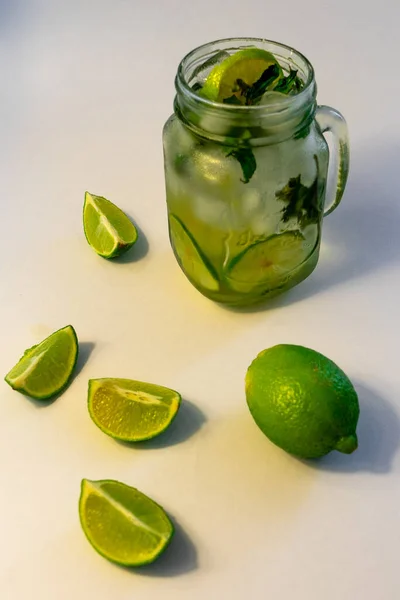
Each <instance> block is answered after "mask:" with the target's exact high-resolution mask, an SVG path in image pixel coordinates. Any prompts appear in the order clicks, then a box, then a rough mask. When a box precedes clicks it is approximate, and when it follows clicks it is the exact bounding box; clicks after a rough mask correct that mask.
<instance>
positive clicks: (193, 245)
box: [169, 215, 219, 291]
mask: <svg viewBox="0 0 400 600" xmlns="http://www.w3.org/2000/svg"><path fill="white" fill-rule="evenodd" d="M169 232H170V237H171V243H172V247H173V248H174V250H175V254H176V255H177V258H178V261H179V262H180V264H181V265H182V269H183V270H184V272H185V273H187V275H188V277H189V278H190V279H192V280H193V281H194V283H197V284H198V285H200V286H201V287H203V288H204V289H206V290H210V291H217V290H218V289H219V283H218V279H217V274H216V273H215V271H214V268H213V267H212V265H211V264H210V263H209V261H208V259H207V258H206V257H205V256H204V254H203V253H202V251H201V250H200V248H199V246H198V245H197V242H196V241H195V239H194V238H193V236H192V235H191V234H190V233H189V231H188V230H187V229H186V227H185V226H184V225H183V223H182V222H181V221H180V220H179V219H178V217H175V216H174V215H170V216H169Z"/></svg>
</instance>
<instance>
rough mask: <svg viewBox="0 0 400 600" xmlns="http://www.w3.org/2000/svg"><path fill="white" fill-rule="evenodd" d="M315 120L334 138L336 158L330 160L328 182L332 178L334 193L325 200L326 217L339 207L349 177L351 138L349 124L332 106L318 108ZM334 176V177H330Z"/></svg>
mask: <svg viewBox="0 0 400 600" xmlns="http://www.w3.org/2000/svg"><path fill="white" fill-rule="evenodd" d="M315 119H316V121H317V123H318V125H319V127H320V129H321V132H322V133H323V134H324V133H325V132H327V131H330V132H331V133H332V136H333V149H334V157H333V161H334V162H333V164H332V156H330V158H329V168H328V181H329V179H330V176H332V188H331V189H332V191H331V193H330V194H329V196H330V197H327V198H326V200H325V212H324V217H326V216H327V215H329V214H330V213H331V212H332V211H333V210H335V208H336V207H337V206H338V204H339V202H340V201H341V199H342V196H343V192H344V188H345V187H346V182H347V177H348V175H349V161H350V156H349V138H348V131H347V124H346V121H345V119H344V117H343V115H341V114H340V112H339V111H337V110H335V109H334V108H331V107H330V106H318V107H317V111H316V114H315ZM330 174H332V175H330Z"/></svg>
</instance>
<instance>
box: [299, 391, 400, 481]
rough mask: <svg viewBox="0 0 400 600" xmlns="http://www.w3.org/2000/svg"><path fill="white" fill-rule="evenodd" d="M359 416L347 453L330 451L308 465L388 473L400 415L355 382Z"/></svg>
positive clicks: (399, 434) (399, 441)
mask: <svg viewBox="0 0 400 600" xmlns="http://www.w3.org/2000/svg"><path fill="white" fill-rule="evenodd" d="M355 387H356V390H357V393H358V397H359V402H360V418H359V422H358V427H357V435H358V449H357V450H356V451H355V452H354V453H353V454H350V455H346V454H341V453H340V452H331V453H330V454H328V455H327V456H325V457H323V458H321V459H320V460H318V461H315V462H314V461H313V462H311V461H307V464H309V465H310V466H312V467H314V468H317V469H323V470H328V471H337V472H343V473H345V472H347V473H353V472H355V471H370V472H372V473H377V474H379V473H382V474H384V473H389V472H390V471H391V470H392V466H393V462H394V459H395V455H396V453H397V451H398V450H399V446H400V418H399V415H398V414H397V413H396V411H395V410H394V409H393V407H392V405H391V404H390V403H389V402H388V401H387V400H385V399H384V398H382V397H381V396H379V395H378V394H376V392H375V391H373V390H371V389H369V388H367V387H365V386H364V385H363V384H360V385H358V384H355Z"/></svg>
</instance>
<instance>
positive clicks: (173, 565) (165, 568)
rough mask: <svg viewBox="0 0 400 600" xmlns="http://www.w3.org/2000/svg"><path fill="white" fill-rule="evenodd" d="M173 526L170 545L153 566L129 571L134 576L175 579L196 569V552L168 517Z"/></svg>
mask: <svg viewBox="0 0 400 600" xmlns="http://www.w3.org/2000/svg"><path fill="white" fill-rule="evenodd" d="M169 517H170V519H171V521H172V523H173V524H174V528H175V534H174V537H173V538H172V540H171V543H170V545H169V546H168V548H167V549H166V550H165V552H164V554H162V555H161V556H160V558H158V559H157V560H156V561H155V562H154V563H153V564H151V565H146V566H144V567H140V568H138V569H133V568H131V569H129V568H126V567H122V568H124V569H125V570H127V571H130V572H132V573H133V574H135V575H144V576H147V577H176V576H178V575H183V574H185V573H189V572H190V571H194V570H196V569H197V568H198V559H197V550H196V547H195V545H194V544H193V542H192V540H191V539H190V537H189V536H188V534H187V533H186V532H185V531H184V529H183V528H182V527H181V526H180V525H179V523H177V522H176V520H175V519H174V518H173V517H171V515H169Z"/></svg>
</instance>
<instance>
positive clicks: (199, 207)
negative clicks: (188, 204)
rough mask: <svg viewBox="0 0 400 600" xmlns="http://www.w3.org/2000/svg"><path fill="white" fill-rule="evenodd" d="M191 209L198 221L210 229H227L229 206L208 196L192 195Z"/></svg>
mask: <svg viewBox="0 0 400 600" xmlns="http://www.w3.org/2000/svg"><path fill="white" fill-rule="evenodd" d="M193 208H194V212H195V214H196V216H197V218H198V219H200V220H201V221H203V222H204V223H207V224H208V225H210V226H212V227H218V228H219V229H222V230H225V229H227V230H228V229H229V224H230V210H229V206H228V205H227V204H226V203H225V202H222V201H221V200H216V199H215V198H211V197H208V196H204V195H202V196H200V195H198V194H193Z"/></svg>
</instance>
